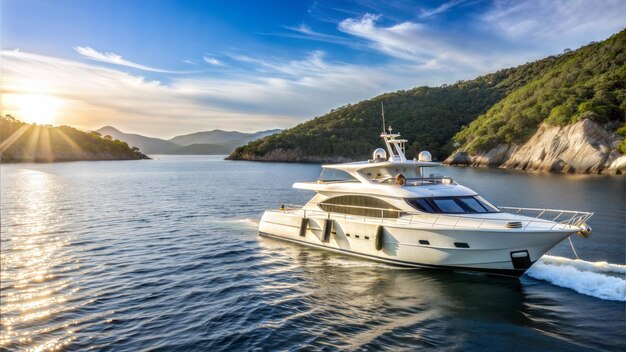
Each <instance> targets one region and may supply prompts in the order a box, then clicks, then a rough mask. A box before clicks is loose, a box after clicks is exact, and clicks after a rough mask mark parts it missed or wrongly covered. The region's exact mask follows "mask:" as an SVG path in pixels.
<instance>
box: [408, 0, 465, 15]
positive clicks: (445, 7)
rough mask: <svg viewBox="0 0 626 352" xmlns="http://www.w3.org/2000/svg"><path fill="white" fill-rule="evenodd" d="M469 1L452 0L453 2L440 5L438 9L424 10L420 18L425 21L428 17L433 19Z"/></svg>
mask: <svg viewBox="0 0 626 352" xmlns="http://www.w3.org/2000/svg"><path fill="white" fill-rule="evenodd" d="M466 1H467V0H452V1H448V2H444V3H443V4H441V5H439V6H438V7H436V8H434V9H430V10H422V11H421V13H420V15H419V17H420V18H422V19H424V18H428V17H432V16H435V15H438V14H440V13H444V12H446V11H448V10H450V9H451V8H453V7H455V6H457V5H459V4H461V3H463V2H466Z"/></svg>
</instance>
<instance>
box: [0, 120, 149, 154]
mask: <svg viewBox="0 0 626 352" xmlns="http://www.w3.org/2000/svg"><path fill="white" fill-rule="evenodd" d="M147 158H148V157H147V156H145V155H144V154H142V153H141V152H140V151H139V150H138V149H136V148H131V147H130V146H128V144H126V142H122V141H120V140H113V139H109V138H102V137H101V135H100V134H99V133H97V132H91V133H86V132H82V131H79V130H77V129H75V128H72V127H68V126H60V127H52V126H40V125H35V124H28V123H24V122H21V121H19V120H16V119H15V118H13V117H11V116H9V115H7V116H6V117H0V162H3V163H6V162H54V161H74V160H133V159H147Z"/></svg>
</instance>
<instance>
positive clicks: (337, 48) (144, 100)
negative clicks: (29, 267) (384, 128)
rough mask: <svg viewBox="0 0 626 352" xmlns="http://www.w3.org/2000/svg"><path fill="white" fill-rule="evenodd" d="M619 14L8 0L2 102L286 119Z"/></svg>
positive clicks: (96, 116)
mask: <svg viewBox="0 0 626 352" xmlns="http://www.w3.org/2000/svg"><path fill="white" fill-rule="evenodd" d="M625 27H626V1H623V0H598V1H588V0H528V1H520V0H499V1H486V0H449V1H432V0H429V1H395V0H391V1H384V4H383V2H382V1H370V0H357V1H337V0H333V1H299V0H291V1H287V0H286V1H260V0H259V1H237V0H230V1H182V0H181V1H165V0H145V1H142V0H108V1H99V0H90V1H82V0H71V1H70V0H42V1H39V0H2V1H1V2H0V47H1V48H2V55H1V57H0V70H1V72H0V73H1V75H0V94H1V97H0V103H1V105H0V113H1V114H3V115H5V114H11V115H13V116H14V117H16V118H18V119H22V120H26V121H28V122H38V123H50V124H55V125H59V124H67V125H70V126H74V127H77V128H81V129H85V130H92V129H97V128H100V127H102V126H105V125H111V126H115V127H116V128H118V129H120V130H122V131H124V132H129V133H140V134H144V135H148V136H154V137H161V138H171V137H174V136H176V135H179V134H185V133H191V132H196V131H206V130H212V129H216V128H219V129H225V130H239V131H243V132H253V131H258V130H265V129H272V128H289V127H293V126H295V125H297V124H299V123H301V122H304V121H307V120H309V119H311V118H314V117H316V116H320V115H323V114H325V113H327V112H329V111H330V110H331V109H333V108H337V107H340V106H343V105H346V104H349V103H351V104H353V103H356V102H358V101H361V100H364V99H368V98H371V97H374V96H376V95H378V94H381V93H384V92H389V91H397V90H402V89H410V88H413V87H416V86H423V85H429V86H440V85H442V84H451V83H454V82H456V81H458V80H468V79H473V78H474V77H476V76H478V75H481V74H485V73H489V72H493V71H496V70H498V69H501V68H506V67H512V66H517V65H520V64H523V63H526V62H529V61H533V60H537V59H540V58H543V57H546V56H549V55H554V54H559V53H561V52H563V50H564V49H566V48H571V49H575V48H578V47H580V46H582V45H586V44H588V43H589V42H592V41H600V40H604V39H606V38H608V37H610V36H611V35H612V34H614V33H617V32H619V31H621V30H622V29H624V28H625Z"/></svg>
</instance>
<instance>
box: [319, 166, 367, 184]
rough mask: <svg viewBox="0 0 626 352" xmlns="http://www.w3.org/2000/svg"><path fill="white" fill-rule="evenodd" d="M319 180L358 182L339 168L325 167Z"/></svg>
mask: <svg viewBox="0 0 626 352" xmlns="http://www.w3.org/2000/svg"><path fill="white" fill-rule="evenodd" d="M317 180H318V181H319V182H358V180H357V179H355V178H354V177H352V175H350V174H349V173H347V172H345V171H343V170H337V169H323V170H322V174H321V175H320V177H319V178H318V179H317Z"/></svg>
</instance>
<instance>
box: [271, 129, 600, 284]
mask: <svg viewBox="0 0 626 352" xmlns="http://www.w3.org/2000/svg"><path fill="white" fill-rule="evenodd" d="M381 137H382V138H383V140H384V142H385V145H386V147H387V151H385V150H384V149H382V148H378V149H376V150H375V151H374V153H373V157H372V159H371V160H368V161H362V162H354V163H345V164H335V165H323V171H322V174H321V175H320V177H319V179H318V180H317V181H315V182H298V183H295V184H294V185H293V187H294V188H297V189H305V190H312V191H315V192H317V194H316V195H315V196H314V197H313V198H312V199H311V200H310V201H309V202H308V203H307V204H306V205H304V206H291V205H287V206H285V205H281V207H280V208H279V209H275V210H267V211H265V213H264V214H263V218H262V219H261V221H260V223H259V232H260V234H261V235H264V236H270V237H275V238H279V239H283V240H288V241H292V242H297V243H301V244H304V245H309V246H313V247H316V248H322V249H326V250H330V251H335V252H341V253H346V254H350V255H354V256H358V257H363V258H368V259H372V260H377V261H381V262H386V263H392V264H397V265H403V266H414V267H427V268H441V269H449V270H459V271H472V272H484V273H490V274H497V275H505V276H520V275H522V274H523V273H524V272H525V271H526V270H527V269H528V268H529V267H530V266H531V265H532V264H533V263H534V262H535V261H536V260H538V259H539V258H540V257H541V256H542V255H543V254H544V253H546V252H547V251H548V250H550V249H551V248H552V247H554V246H555V245H557V244H558V243H559V242H561V241H563V240H564V239H566V238H568V237H569V236H570V235H572V234H575V233H578V234H579V235H580V236H583V237H588V236H589V234H590V232H591V228H590V227H589V226H587V224H586V221H587V220H588V219H589V218H590V217H591V216H592V215H593V213H588V212H580V211H567V210H551V209H534V208H510V207H496V206H494V205H492V204H491V203H489V202H488V201H487V200H485V199H484V198H482V197H481V196H480V195H478V194H477V193H476V192H474V191H473V190H471V189H469V188H467V187H464V186H462V185H460V184H458V183H457V182H455V181H454V180H453V179H452V178H450V177H445V176H439V175H433V174H430V175H429V176H427V177H426V176H425V175H426V174H427V170H428V168H431V167H434V166H439V165H440V164H439V163H436V162H432V160H431V155H430V153H428V152H426V151H424V152H421V153H420V154H419V158H418V159H417V160H415V159H413V160H407V158H406V156H405V143H406V142H407V141H406V140H404V139H401V137H400V134H399V133H397V134H393V133H392V130H391V128H389V132H388V133H386V132H383V133H382V134H381Z"/></svg>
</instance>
